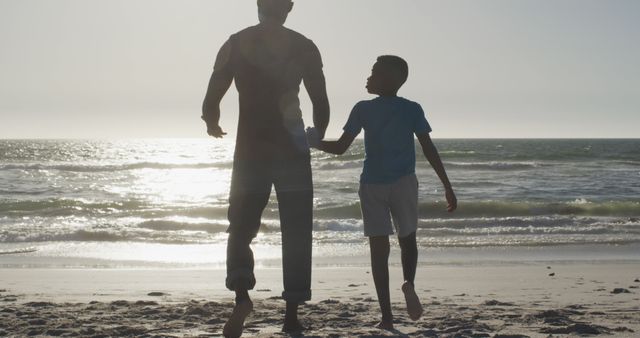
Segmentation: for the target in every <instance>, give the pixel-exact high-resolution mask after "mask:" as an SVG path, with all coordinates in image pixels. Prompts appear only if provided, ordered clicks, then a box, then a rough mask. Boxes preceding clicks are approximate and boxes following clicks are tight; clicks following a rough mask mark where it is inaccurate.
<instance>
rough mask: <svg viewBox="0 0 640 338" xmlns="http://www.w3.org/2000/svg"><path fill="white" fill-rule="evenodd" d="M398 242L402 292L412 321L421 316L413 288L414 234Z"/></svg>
mask: <svg viewBox="0 0 640 338" xmlns="http://www.w3.org/2000/svg"><path fill="white" fill-rule="evenodd" d="M398 241H399V242H400V250H401V253H400V255H401V258H402V273H403V276H404V283H403V284H402V292H403V293H404V299H405V301H406V302H407V312H408V313H409V318H411V319H412V320H418V319H420V316H422V312H423V309H422V304H420V299H419V298H418V295H417V294H416V291H415V288H414V286H413V285H414V284H413V282H414V280H415V277H416V268H417V266H418V245H417V243H416V233H415V232H412V233H411V234H409V235H408V236H406V237H402V238H398Z"/></svg>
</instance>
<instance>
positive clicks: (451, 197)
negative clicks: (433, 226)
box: [444, 187, 458, 212]
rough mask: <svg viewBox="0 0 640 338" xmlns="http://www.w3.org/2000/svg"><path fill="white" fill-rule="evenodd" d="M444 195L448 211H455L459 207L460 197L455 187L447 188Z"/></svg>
mask: <svg viewBox="0 0 640 338" xmlns="http://www.w3.org/2000/svg"><path fill="white" fill-rule="evenodd" d="M444 197H445V198H446V199H447V211H448V212H453V211H454V210H456V209H457V208H458V199H457V198H456V194H454V193H453V188H451V187H449V188H446V189H445V191H444Z"/></svg>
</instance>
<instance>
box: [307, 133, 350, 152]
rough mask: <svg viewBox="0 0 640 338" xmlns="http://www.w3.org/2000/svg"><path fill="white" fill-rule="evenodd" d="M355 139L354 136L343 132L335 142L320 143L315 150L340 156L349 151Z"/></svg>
mask: <svg viewBox="0 0 640 338" xmlns="http://www.w3.org/2000/svg"><path fill="white" fill-rule="evenodd" d="M355 138H356V135H352V134H350V133H346V132H345V133H342V136H340V138H339V139H338V140H337V141H324V140H323V141H320V142H319V143H318V146H317V148H318V149H320V150H322V151H324V152H327V153H331V154H335V155H342V154H344V152H345V151H347V149H349V146H350V145H351V143H353V140H354V139H355Z"/></svg>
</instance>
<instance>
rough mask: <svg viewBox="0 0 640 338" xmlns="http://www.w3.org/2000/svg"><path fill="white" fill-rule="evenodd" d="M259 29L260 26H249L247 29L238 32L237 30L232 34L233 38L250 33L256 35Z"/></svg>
mask: <svg viewBox="0 0 640 338" xmlns="http://www.w3.org/2000/svg"><path fill="white" fill-rule="evenodd" d="M257 30H258V26H257V25H255V26H249V27H247V28H245V29H242V30H240V31H238V32H235V33H233V34H231V38H242V37H247V36H250V35H254V34H255V33H256V31H257Z"/></svg>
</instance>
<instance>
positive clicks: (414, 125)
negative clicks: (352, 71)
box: [343, 96, 431, 183]
mask: <svg viewBox="0 0 640 338" xmlns="http://www.w3.org/2000/svg"><path fill="white" fill-rule="evenodd" d="M362 129H364V148H365V159H364V168H363V169H362V175H361V176H360V182H361V183H393V182H395V181H396V180H397V179H399V178H401V177H403V176H406V175H409V174H412V173H415V170H416V148H415V143H414V138H413V135H414V134H423V133H429V132H431V126H429V122H427V119H426V118H425V116H424V111H423V110H422V107H420V105H419V104H418V103H416V102H413V101H409V100H407V99H404V98H401V97H383V96H380V97H377V98H375V99H373V100H369V101H360V102H358V103H357V104H356V105H355V106H354V107H353V110H352V111H351V114H350V115H349V120H348V121H347V124H346V125H345V126H344V128H343V130H344V131H345V132H346V133H349V134H351V135H354V136H355V135H358V134H359V133H360V131H361V130H362Z"/></svg>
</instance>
